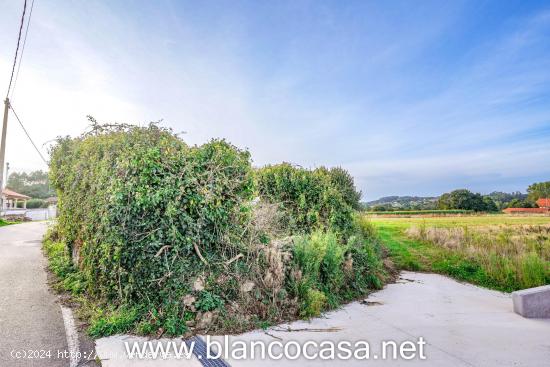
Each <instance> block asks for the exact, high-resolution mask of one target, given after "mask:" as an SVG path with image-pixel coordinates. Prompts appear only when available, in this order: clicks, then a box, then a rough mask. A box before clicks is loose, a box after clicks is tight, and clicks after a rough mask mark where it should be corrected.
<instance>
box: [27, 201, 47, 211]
mask: <svg viewBox="0 0 550 367" xmlns="http://www.w3.org/2000/svg"><path fill="white" fill-rule="evenodd" d="M45 204H47V203H46V200H42V199H30V200H28V201H27V209H37V208H43V207H44V205H45Z"/></svg>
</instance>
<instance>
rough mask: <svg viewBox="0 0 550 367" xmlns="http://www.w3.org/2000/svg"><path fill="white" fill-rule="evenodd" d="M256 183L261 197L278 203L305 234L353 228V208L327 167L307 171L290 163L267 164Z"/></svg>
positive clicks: (293, 223)
mask: <svg viewBox="0 0 550 367" xmlns="http://www.w3.org/2000/svg"><path fill="white" fill-rule="evenodd" d="M256 182H257V186H258V188H257V189H258V192H259V194H260V197H261V198H262V199H264V200H266V201H268V202H271V203H277V204H279V205H280V206H281V209H282V210H283V211H284V212H285V213H286V214H287V220H288V222H289V225H290V226H291V227H295V228H296V229H297V230H299V231H302V232H305V233H309V232H311V231H314V230H316V229H325V230H326V229H331V230H334V231H336V232H338V233H342V234H347V233H349V232H350V231H351V230H352V223H353V216H352V215H353V208H352V207H351V206H350V205H349V204H348V203H347V202H346V200H345V199H344V195H343V193H342V192H341V191H339V187H338V186H337V185H335V184H334V183H333V180H332V176H331V174H330V171H329V170H327V169H326V168H324V167H321V168H317V169H315V170H308V169H305V168H301V167H295V166H293V165H291V164H289V163H282V164H278V165H272V166H266V167H263V168H260V169H258V171H257V172H256Z"/></svg>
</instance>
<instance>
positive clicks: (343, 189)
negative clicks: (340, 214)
mask: <svg viewBox="0 0 550 367" xmlns="http://www.w3.org/2000/svg"><path fill="white" fill-rule="evenodd" d="M329 174H330V181H331V182H332V184H333V185H334V186H335V187H336V188H337V190H338V191H339V192H340V193H341V194H342V197H343V199H344V201H345V202H346V203H347V204H348V205H349V206H351V207H352V208H353V209H356V210H360V209H361V191H358V190H357V188H356V187H355V182H354V180H353V176H352V175H350V173H349V172H348V171H346V170H345V169H343V168H342V167H333V168H331V169H330V171H329Z"/></svg>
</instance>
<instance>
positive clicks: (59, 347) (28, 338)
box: [0, 222, 68, 367]
mask: <svg viewBox="0 0 550 367" xmlns="http://www.w3.org/2000/svg"><path fill="white" fill-rule="evenodd" d="M46 228H47V223H45V222H34V223H24V224H15V225H9V226H4V227H0V293H1V296H0V341H1V343H0V366H63V367H65V366H67V361H66V360H65V359H64V358H58V357H57V352H58V351H65V350H67V349H68V346H67V339H66V336H65V327H64V324H63V317H62V315H61V308H60V307H59V305H58V304H57V303H56V302H57V298H56V297H55V296H54V295H53V294H52V293H50V292H49V289H48V285H47V279H46V272H45V270H44V267H45V266H46V261H45V259H44V258H43V256H42V251H41V242H42V236H43V235H44V233H45V232H46ZM29 351H31V352H32V353H29ZM33 354H34V355H33ZM48 355H49V356H48ZM29 357H33V358H29ZM35 357H36V358H35Z"/></svg>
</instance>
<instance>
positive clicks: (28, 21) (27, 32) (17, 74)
mask: <svg viewBox="0 0 550 367" xmlns="http://www.w3.org/2000/svg"><path fill="white" fill-rule="evenodd" d="M33 9H34V0H32V2H31V10H30V11H29V19H28V20H27V27H26V28H25V37H23V47H21V56H19V64H18V65H17V72H16V73H15V80H14V81H13V88H12V89H11V94H10V99H13V93H14V91H15V86H16V85H17V79H18V78H19V70H21V63H22V62H23V53H24V52H25V45H26V44H27V35H28V34H29V26H30V25H31V18H32V10H33Z"/></svg>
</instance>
